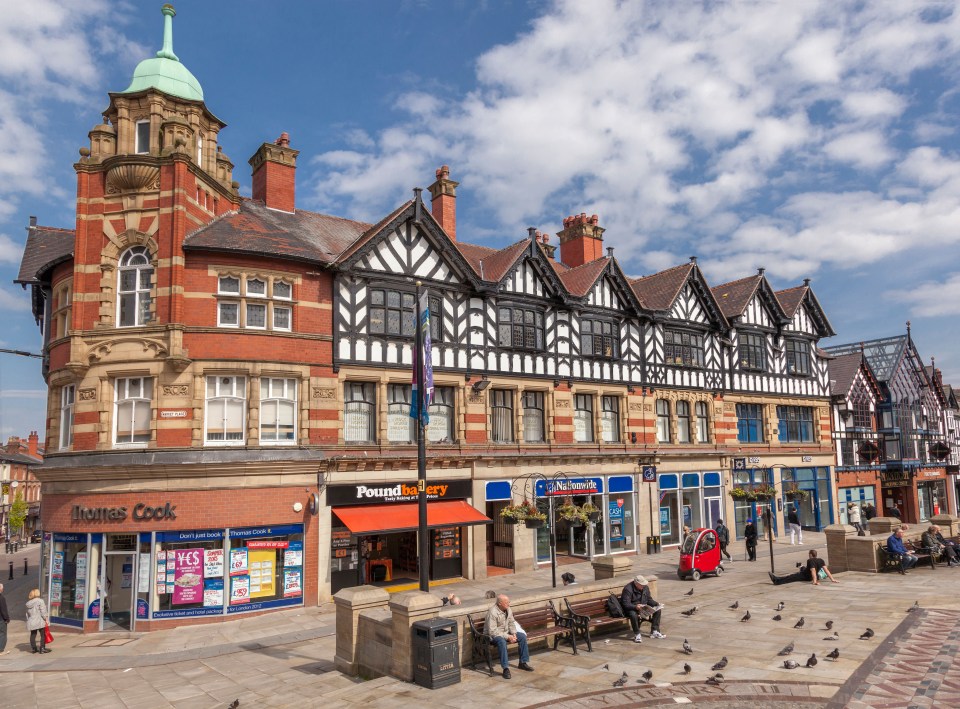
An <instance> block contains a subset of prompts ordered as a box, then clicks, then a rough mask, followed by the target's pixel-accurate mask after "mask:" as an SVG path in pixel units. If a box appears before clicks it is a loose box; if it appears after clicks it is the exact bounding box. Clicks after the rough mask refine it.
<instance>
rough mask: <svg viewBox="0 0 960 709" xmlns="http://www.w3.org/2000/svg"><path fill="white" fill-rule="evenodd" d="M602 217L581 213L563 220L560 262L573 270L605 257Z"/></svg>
mask: <svg viewBox="0 0 960 709" xmlns="http://www.w3.org/2000/svg"><path fill="white" fill-rule="evenodd" d="M599 221H600V217H598V216H597V215H596V214H594V215H593V216H591V217H588V216H587V215H586V213H583V212H581V213H580V214H575V215H573V216H570V217H567V218H566V219H564V220H563V231H561V232H559V233H557V236H558V237H560V261H561V262H562V263H563V264H564V265H565V266H569V267H571V268H576V267H577V266H582V265H583V264H585V263H589V262H590V261H595V260H596V259H598V258H601V257H602V256H603V232H604V231H605V229H604V228H603V227H600V226H597V223H598V222H599Z"/></svg>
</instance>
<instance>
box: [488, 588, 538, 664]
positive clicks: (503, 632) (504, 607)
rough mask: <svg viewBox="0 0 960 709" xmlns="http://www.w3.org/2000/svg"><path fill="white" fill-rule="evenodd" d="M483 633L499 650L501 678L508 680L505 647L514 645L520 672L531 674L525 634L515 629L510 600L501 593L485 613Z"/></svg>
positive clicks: (515, 623) (515, 622)
mask: <svg viewBox="0 0 960 709" xmlns="http://www.w3.org/2000/svg"><path fill="white" fill-rule="evenodd" d="M483 631H484V632H485V633H486V634H487V635H489V636H491V637H492V638H493V641H494V642H495V643H496V644H497V648H498V649H499V650H500V667H502V668H503V678H504V679H510V663H509V661H508V660H507V645H508V644H509V643H516V644H517V647H518V648H519V649H520V664H519V665H517V667H519V668H520V669H521V670H526V671H527V672H533V668H532V667H531V666H530V664H529V663H530V650H529V648H528V647H527V634H526V633H524V632H521V631H520V630H518V629H517V621H516V620H515V619H514V617H513V611H512V610H510V599H509V598H508V597H507V596H506V595H505V594H503V593H501V594H500V595H499V596H497V602H496V603H495V604H494V605H492V606H491V607H490V610H488V611H487V620H486V623H484V626H483Z"/></svg>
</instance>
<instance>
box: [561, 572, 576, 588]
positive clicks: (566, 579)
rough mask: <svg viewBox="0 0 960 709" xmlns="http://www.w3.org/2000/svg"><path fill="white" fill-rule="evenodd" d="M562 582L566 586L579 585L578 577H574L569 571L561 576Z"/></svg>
mask: <svg viewBox="0 0 960 709" xmlns="http://www.w3.org/2000/svg"><path fill="white" fill-rule="evenodd" d="M560 580H561V581H563V585H564V586H576V585H577V577H576V576H574V575H573V574H572V573H570V572H569V571H566V572H564V573H563V574H561V575H560Z"/></svg>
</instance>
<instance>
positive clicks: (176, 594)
mask: <svg viewBox="0 0 960 709" xmlns="http://www.w3.org/2000/svg"><path fill="white" fill-rule="evenodd" d="M222 492H223V491H221V493H222ZM213 499H218V500H220V502H221V504H219V505H218V504H215V503H213ZM265 500H270V502H269V503H266V502H265ZM43 508H44V509H43V516H44V529H45V530H49V531H46V532H45V533H44V545H43V552H42V554H43V563H42V571H41V573H42V584H43V591H44V596H45V597H46V599H47V601H48V605H49V609H50V619H51V622H52V623H54V624H58V625H61V626H66V627H73V628H77V629H82V630H84V631H87V632H97V631H108V630H121V631H138V632H142V631H147V630H152V629H157V628H159V627H172V626H175V625H184V624H189V623H197V622H211V621H217V620H223V619H226V618H229V617H234V616H237V615H238V614H245V613H262V612H268V611H272V610H275V609H281V608H289V607H291V606H302V605H304V604H307V605H316V603H317V561H316V559H317V546H316V543H315V541H313V538H314V537H315V531H314V533H313V534H311V531H312V530H315V525H316V521H315V520H316V517H315V516H314V513H313V512H312V510H315V509H316V498H315V497H313V495H312V494H311V493H310V491H307V490H304V489H303V488H273V489H259V490H248V491H244V490H234V491H231V492H230V493H229V495H226V494H220V495H216V494H212V493H211V491H202V492H200V491H196V492H169V493H158V492H153V493H122V494H116V495H112V494H104V495H96V496H94V495H78V496H72V495H71V496H68V495H46V496H44V504H43ZM257 509H259V512H257V511H256V510H257ZM271 513H272V514H271ZM252 519H267V520H269V521H270V523H267V524H250V522H251V521H252Z"/></svg>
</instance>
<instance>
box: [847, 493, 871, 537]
mask: <svg viewBox="0 0 960 709" xmlns="http://www.w3.org/2000/svg"><path fill="white" fill-rule="evenodd" d="M847 519H848V520H850V525H851V526H852V527H853V528H854V529H856V530H857V536H858V537H863V536H866V534H865V533H864V531H863V524H861V523H860V506H859V505H858V504H857V503H856V502H848V503H847Z"/></svg>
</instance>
